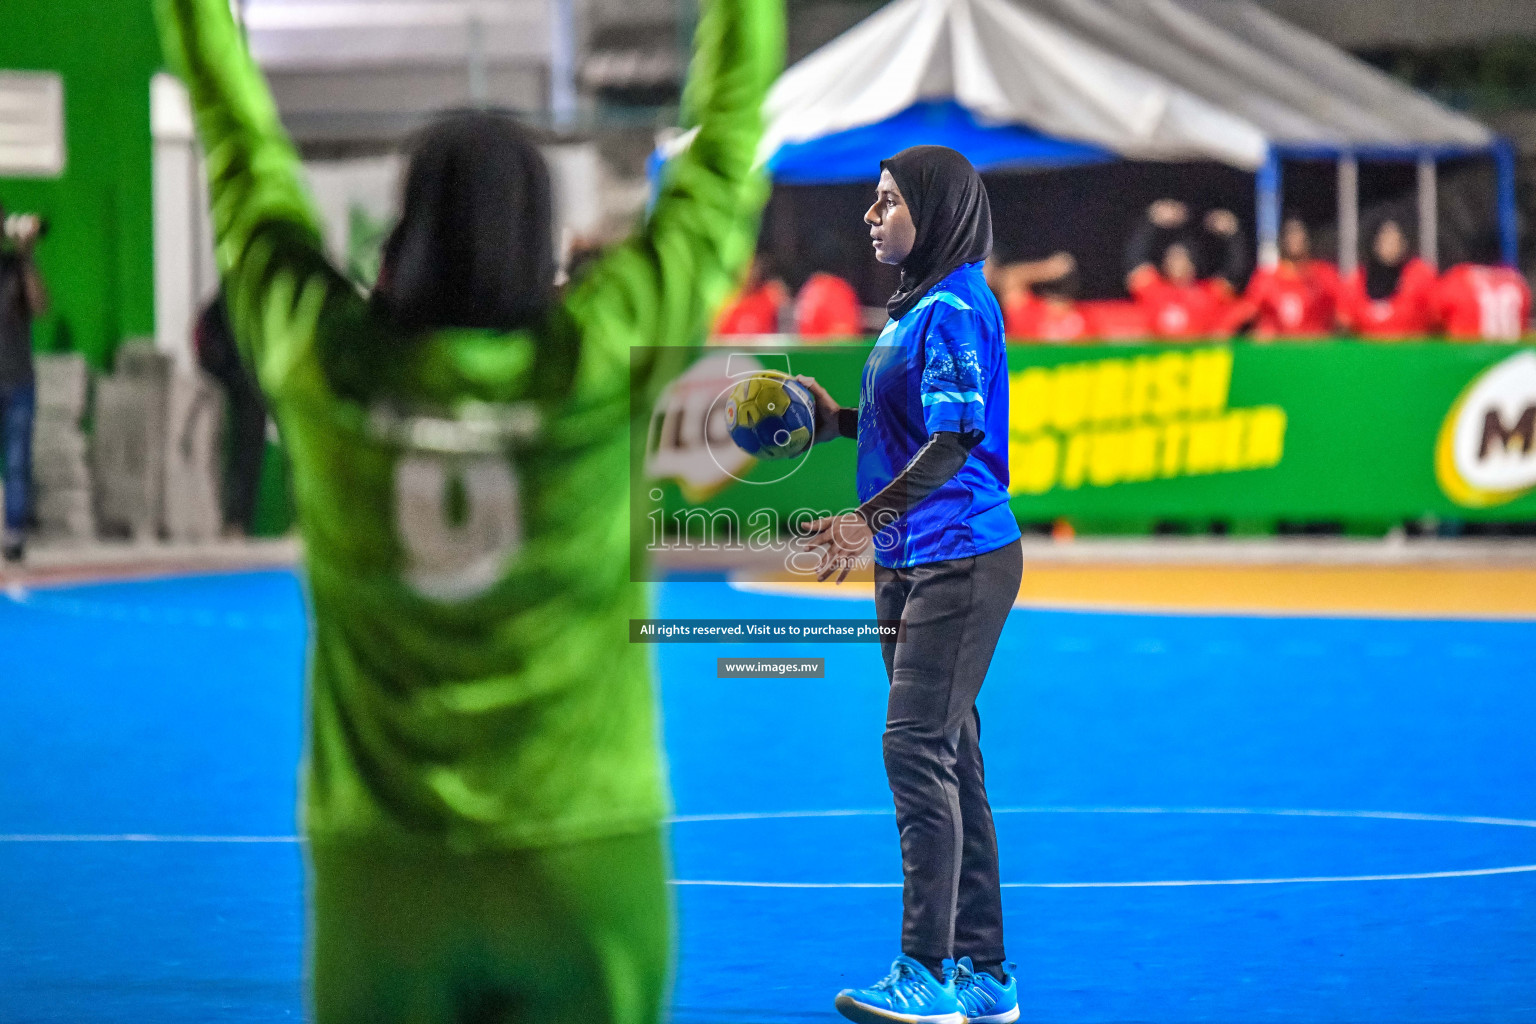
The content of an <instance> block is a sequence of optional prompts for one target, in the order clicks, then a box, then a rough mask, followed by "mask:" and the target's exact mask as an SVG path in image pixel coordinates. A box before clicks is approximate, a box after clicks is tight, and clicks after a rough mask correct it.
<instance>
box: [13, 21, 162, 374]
mask: <svg viewBox="0 0 1536 1024" xmlns="http://www.w3.org/2000/svg"><path fill="white" fill-rule="evenodd" d="M160 66H161V58H160V46H159V41H158V38H157V36H156V34H155V26H154V19H153V11H152V5H151V4H150V3H149V0H0V69H5V70H12V71H54V72H57V73H59V74H60V75H62V76H63V79H64V116H65V139H66V166H65V170H64V174H63V176H62V177H59V178H53V179H28V178H5V177H0V202H3V203H4V204H5V206H6V208H7V209H9V210H11V211H13V212H16V211H31V212H38V213H42V214H44V215H46V216H47V217H48V219H49V220H50V221H51V223H52V230H51V233H50V234H49V236H48V237H47V238H46V239H44V240H43V241H42V243H41V244H40V245H39V248H38V265H39V267H40V268H41V270H42V272H43V275H44V276H45V277H46V279H47V281H48V286H49V289H50V291H51V292H52V294H53V310H52V312H51V313H50V314H49V315H48V316H46V317H45V318H43V319H42V320H41V321H40V322H39V323H38V325H37V330H36V333H35V342H36V345H37V347H38V348H40V349H43V350H47V351H60V350H78V351H81V352H84V353H85V354H86V355H87V356H88V357H89V358H90V359H91V361H92V362H93V363H95V364H96V365H98V366H104V365H106V362H107V361H108V360H109V359H110V357H111V354H112V352H113V351H115V349H116V347H117V345H118V343H119V342H121V341H122V339H123V338H125V337H131V336H134V335H149V334H153V333H154V326H155V323H154V227H153V221H152V201H151V196H152V183H151V182H152V178H151V174H152V168H151V155H152V142H151V139H150V127H149V83H150V79H151V78H152V77H153V75H154V73H155V72H156V71H157V70H159V68H160Z"/></svg>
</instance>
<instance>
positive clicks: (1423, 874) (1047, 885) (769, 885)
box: [672, 864, 1536, 889]
mask: <svg viewBox="0 0 1536 1024" xmlns="http://www.w3.org/2000/svg"><path fill="white" fill-rule="evenodd" d="M1533 871H1536V864H1518V865H1515V866H1514V867H1507V868H1472V869H1470V870H1467V871H1416V872H1412V873H1410V874H1401V875H1313V876H1308V877H1305V878H1196V879H1178V880H1170V881H1155V882H1003V883H1001V885H1002V888H1004V889H1161V888H1177V887H1183V886H1195V885H1294V884H1297V883H1300V882H1403V881H1410V880H1413V879H1421V878H1472V877H1474V876H1478V875H1515V874H1521V873H1525V872H1533ZM672 884H673V885H703V886H721V887H732V888H740V889H900V888H901V883H900V882H723V881H713V880H709V881H694V880H685V879H681V878H679V879H674V880H673V882H672Z"/></svg>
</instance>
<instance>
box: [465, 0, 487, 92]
mask: <svg viewBox="0 0 1536 1024" xmlns="http://www.w3.org/2000/svg"><path fill="white" fill-rule="evenodd" d="M464 29H465V34H466V36H467V39H466V40H465V41H466V43H467V44H468V46H469V52H468V53H467V54H466V57H467V61H466V68H465V70H466V71H467V73H468V75H469V105H470V106H472V107H483V106H485V105H486V103H487V102H488V100H489V98H490V87H489V84H488V82H487V74H486V54H485V21H484V19H482V18H481V17H480V4H479V2H478V0H471V3H470V7H469V17H468V18H467V19H466V20H465V23H464Z"/></svg>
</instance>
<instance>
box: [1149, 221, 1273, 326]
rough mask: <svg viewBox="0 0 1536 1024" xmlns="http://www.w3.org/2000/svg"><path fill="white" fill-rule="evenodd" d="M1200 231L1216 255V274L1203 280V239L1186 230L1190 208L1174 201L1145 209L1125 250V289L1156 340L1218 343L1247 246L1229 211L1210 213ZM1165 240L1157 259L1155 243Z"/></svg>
mask: <svg viewBox="0 0 1536 1024" xmlns="http://www.w3.org/2000/svg"><path fill="white" fill-rule="evenodd" d="M1203 226H1204V229H1205V234H1206V235H1207V236H1209V237H1210V238H1212V239H1214V240H1215V241H1216V243H1217V244H1218V246H1219V250H1220V253H1221V259H1220V262H1219V264H1218V266H1217V268H1216V271H1215V273H1214V274H1213V275H1212V276H1210V277H1207V278H1203V279H1202V278H1200V276H1199V273H1200V263H1199V260H1200V256H1201V250H1202V245H1203V242H1204V241H1205V239H1203V238H1201V236H1200V234H1198V233H1197V232H1195V231H1194V230H1191V227H1192V226H1191V224H1190V214H1189V207H1188V206H1186V205H1185V204H1184V203H1181V202H1179V201H1178V200H1176V199H1159V200H1158V201H1157V202H1155V203H1153V204H1152V205H1151V206H1150V207H1148V209H1147V217H1146V219H1145V220H1143V221H1142V222H1141V224H1139V225H1138V226H1137V229H1136V231H1135V233H1134V234H1133V235H1132V236H1131V240H1130V243H1129V244H1128V245H1127V246H1126V266H1127V267H1128V268H1129V269H1128V272H1127V274H1126V289H1127V290H1128V291H1129V292H1130V293H1131V295H1132V297H1134V298H1135V300H1136V302H1137V303H1138V304H1139V305H1140V306H1141V307H1142V308H1143V309H1144V310H1145V311H1146V316H1147V320H1148V323H1149V325H1150V327H1151V329H1152V333H1153V334H1154V335H1156V336H1157V337H1160V338H1174V339H1179V338H1205V337H1218V336H1221V333H1222V331H1223V330H1225V329H1226V316H1227V313H1228V311H1229V309H1230V307H1231V306H1232V304H1233V302H1234V301H1235V299H1234V296H1235V289H1236V286H1237V284H1238V283H1239V282H1240V281H1241V280H1242V277H1243V274H1244V273H1245V272H1246V270H1247V266H1248V257H1247V252H1246V248H1245V245H1246V243H1245V242H1244V239H1243V237H1242V231H1241V229H1240V225H1239V224H1238V220H1237V216H1236V215H1235V214H1234V213H1232V211H1231V210H1222V209H1217V210H1211V211H1210V212H1209V213H1207V214H1206V215H1205V218H1204V221H1203ZM1170 235H1171V236H1172V238H1173V241H1171V242H1169V243H1168V244H1167V247H1166V248H1165V249H1164V250H1163V252H1162V254H1161V258H1160V259H1159V258H1158V257H1157V254H1156V252H1155V248H1156V243H1157V242H1158V240H1159V237H1163V238H1167V237H1169V236H1170ZM1154 259H1157V263H1156V264H1154V262H1153V261H1154Z"/></svg>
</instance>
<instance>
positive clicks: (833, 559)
mask: <svg viewBox="0 0 1536 1024" xmlns="http://www.w3.org/2000/svg"><path fill="white" fill-rule="evenodd" d="M873 540H874V534H873V533H871V532H870V529H869V524H868V523H866V522H865V521H864V517H863V516H861V515H860V514H859V513H857V512H844V513H843V514H842V515H840V516H827V517H826V518H825V519H817V520H815V521H814V522H811V523H808V524H807V525H806V537H805V539H804V540H802V541H801V542H800V546H801V547H803V548H804V549H805V550H807V551H815V550H816V549H818V548H820V549H822V550H821V565H820V567H819V568H818V569H817V570H816V578H817V579H818V580H825V579H826V578H827V577H828V576H831V575H832V574H833V573H834V572H837V571H838V570H839V569H841V570H842V571H841V572H839V573H838V576H837V582H838V583H841V582H843V580H845V579H847V578H848V574H849V573H850V572H852V571H853V569H854V568H855V567H856V566H858V565H859V564H860V563H862V562H863V560H864V558H863V556H864V552H865V551H867V550H868V549H869V546H870V543H871V542H872V541H873Z"/></svg>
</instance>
